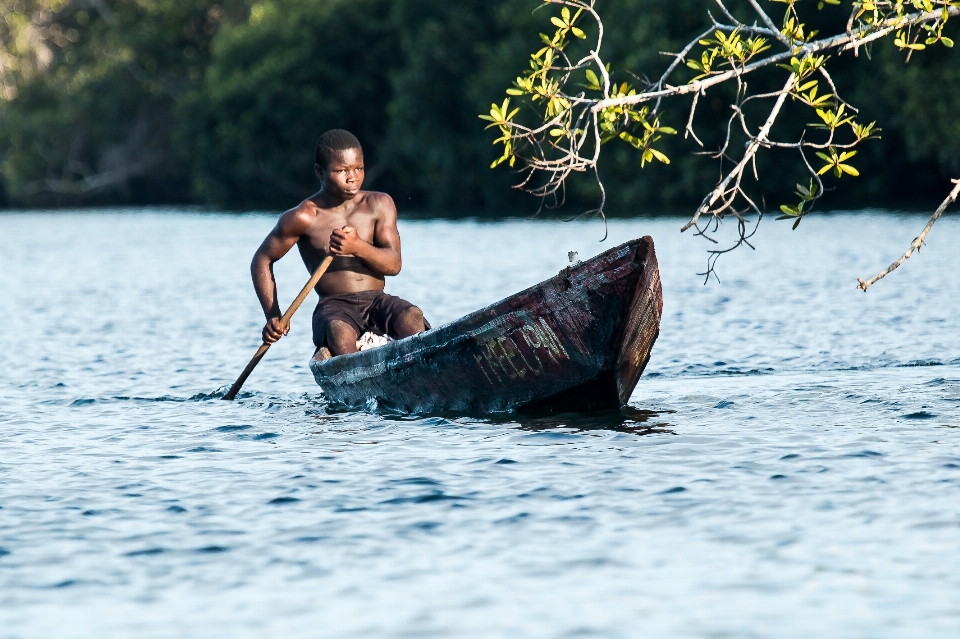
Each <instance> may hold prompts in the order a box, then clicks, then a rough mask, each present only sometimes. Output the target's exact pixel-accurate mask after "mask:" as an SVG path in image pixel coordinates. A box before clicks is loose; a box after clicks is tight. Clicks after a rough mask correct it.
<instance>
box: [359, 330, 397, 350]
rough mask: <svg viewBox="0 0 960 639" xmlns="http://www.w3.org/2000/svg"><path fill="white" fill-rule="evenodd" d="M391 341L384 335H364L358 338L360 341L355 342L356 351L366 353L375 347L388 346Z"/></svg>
mask: <svg viewBox="0 0 960 639" xmlns="http://www.w3.org/2000/svg"><path fill="white" fill-rule="evenodd" d="M392 341H393V340H392V339H390V338H389V337H387V336H386V335H377V334H375V333H364V334H363V335H361V336H360V339H358V340H357V350H358V351H366V350H369V349H371V348H376V347H377V346H383V345H384V344H389V343H390V342H392Z"/></svg>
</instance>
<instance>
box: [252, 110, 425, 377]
mask: <svg viewBox="0 0 960 639" xmlns="http://www.w3.org/2000/svg"><path fill="white" fill-rule="evenodd" d="M315 157H316V160H315V161H316V164H314V167H313V170H314V173H316V175H317V177H318V178H319V179H320V184H321V186H320V190H319V191H318V192H317V193H316V194H315V195H313V196H312V197H310V198H308V199H306V200H304V201H303V202H301V203H300V205H299V206H297V207H296V208H292V209H290V210H289V211H287V212H286V213H284V214H283V215H281V216H280V219H279V220H278V221H277V225H276V227H274V229H273V230H272V231H271V232H270V234H269V235H268V236H267V238H266V239H265V240H264V241H263V243H262V244H261V245H260V248H258V249H257V252H256V253H255V254H254V256H253V261H252V262H251V264H250V273H251V275H252V276H253V287H254V289H255V290H256V292H257V297H258V298H259V299H260V306H262V307H263V313H264V315H265V316H266V318H267V323H266V325H265V326H264V327H263V341H265V342H267V343H268V344H272V343H273V342H276V341H277V340H278V339H280V338H281V337H282V336H283V335H285V334H286V333H287V331H284V330H283V329H282V328H281V326H280V316H281V312H280V306H279V304H278V303H277V285H276V281H275V280H274V277H273V263H274V262H276V261H277V260H279V259H280V258H281V257H283V256H284V255H286V254H287V252H288V251H289V250H290V249H291V248H293V245H294V244H296V245H297V248H298V249H299V251H300V257H301V258H302V259H303V263H304V265H306V267H307V270H308V271H310V272H311V273H312V272H313V271H314V270H315V269H316V268H317V266H319V265H320V262H322V261H323V260H324V258H325V257H327V255H334V256H335V257H334V260H333V263H332V264H331V265H330V268H329V269H327V272H326V273H325V274H324V275H323V277H321V278H320V281H319V283H318V284H317V286H316V289H315V290H316V291H317V294H319V295H320V302H319V304H317V308H316V310H314V312H313V343H314V344H315V345H316V347H317V350H316V353H315V354H314V357H315V358H317V359H326V358H327V357H330V356H331V355H343V354H346V353H354V352H356V350H357V338H358V337H359V336H360V335H362V334H363V333H365V332H368V331H369V332H372V333H376V334H379V335H389V336H390V337H395V338H403V337H408V336H410V335H414V334H416V333H420V332H422V331H424V330H426V329H428V328H430V325H429V323H427V321H426V320H425V319H424V318H423V313H422V312H421V311H420V309H419V308H417V307H416V306H414V305H413V304H411V303H409V302H407V301H405V300H402V299H400V298H399V297H394V296H392V295H387V294H386V293H384V292H383V287H384V278H385V276H387V275H396V274H397V273H399V272H400V266H401V259H400V233H399V232H398V231H397V209H396V207H395V206H394V204H393V199H391V197H390V196H389V195H387V194H386V193H377V192H374V191H361V190H360V186H361V185H362V184H363V150H362V149H361V148H360V142H359V141H358V140H357V138H355V137H354V136H353V135H352V134H351V133H349V132H347V131H344V130H342V129H334V130H332V131H327V132H326V133H324V134H323V135H322V136H320V140H319V141H318V142H317V148H316V152H315ZM287 330H289V328H288V329H287Z"/></svg>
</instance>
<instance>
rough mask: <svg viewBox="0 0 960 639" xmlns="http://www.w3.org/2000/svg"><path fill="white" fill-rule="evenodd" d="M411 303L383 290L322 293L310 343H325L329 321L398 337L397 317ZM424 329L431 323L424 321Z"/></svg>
mask: <svg viewBox="0 0 960 639" xmlns="http://www.w3.org/2000/svg"><path fill="white" fill-rule="evenodd" d="M408 308H413V304H411V303H410V302H408V301H406V300H402V299H400V298H399V297H394V296H393V295H387V294H386V293H384V292H383V291H361V292H360V293H342V294H338V295H324V296H323V298H322V299H321V300H320V302H319V303H318V304H317V308H316V309H314V311H313V343H314V345H316V347H317V348H321V347H323V346H327V330H328V328H329V327H330V322H332V321H334V320H340V321H343V322H346V323H347V324H349V325H350V326H352V327H353V330H355V331H356V332H357V337H360V336H361V335H363V334H364V333H368V332H369V333H376V334H377V335H389V336H390V337H394V338H395V337H399V335H397V333H396V331H395V330H394V325H395V323H396V321H397V318H399V317H400V315H401V314H402V313H403V312H404V311H406V310H407V309H408ZM423 324H424V326H425V327H426V328H428V329H429V328H430V323H429V322H427V320H426V319H424V320H423Z"/></svg>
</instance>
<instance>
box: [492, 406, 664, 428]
mask: <svg viewBox="0 0 960 639" xmlns="http://www.w3.org/2000/svg"><path fill="white" fill-rule="evenodd" d="M673 412H674V411H672V410H667V411H652V410H643V409H640V408H634V407H633V406H624V407H623V408H620V409H619V410H605V411H593V412H589V413H552V414H551V413H542V414H537V413H524V414H522V415H513V416H511V417H510V418H509V419H504V420H503V421H498V420H493V421H492V423H499V424H503V425H513V426H515V427H516V428H519V429H520V430H527V431H534V432H543V431H565V432H572V433H583V432H588V431H604V430H607V431H614V432H618V433H628V434H630V435H655V434H667V435H676V433H675V432H674V431H673V430H672V424H669V423H667V422H663V421H656V420H658V418H660V417H661V416H662V415H666V414H669V413H673ZM505 417H506V416H505Z"/></svg>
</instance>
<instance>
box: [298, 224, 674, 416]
mask: <svg viewBox="0 0 960 639" xmlns="http://www.w3.org/2000/svg"><path fill="white" fill-rule="evenodd" d="M662 309H663V296H662V292H661V287H660V276H659V271H658V267H657V259H656V254H655V252H654V248H653V240H652V239H651V238H650V237H649V236H647V237H643V238H641V239H638V240H633V241H631V242H627V243H626V244H623V245H621V246H618V247H616V248H613V249H610V250H608V251H606V252H604V253H602V254H600V255H598V256H597V257H595V258H593V259H591V260H588V261H586V262H582V263H581V264H578V265H576V266H572V267H569V268H566V269H564V270H563V271H561V272H560V273H559V274H558V275H556V276H555V277H553V278H551V279H549V280H546V281H545V282H541V283H540V284H537V285H536V286H533V287H531V288H529V289H527V290H525V291H522V292H520V293H517V294H515V295H512V296H510V297H508V298H506V299H504V300H501V301H500V302H497V303H496V304H493V305H491V306H488V307H486V308H484V309H481V310H479V311H475V312H473V313H470V314H469V315H466V316H465V317H462V318H461V319H459V320H457V321H455V322H451V323H449V324H446V325H444V326H441V327H438V328H434V329H432V330H430V331H427V332H425V333H420V334H419V335H414V336H412V337H408V338H406V339H402V340H398V341H395V342H391V343H390V344H387V345H386V346H381V347H379V348H374V349H370V350H367V351H362V352H358V353H352V354H350V355H341V356H339V357H334V358H332V359H328V360H325V361H323V362H318V361H315V360H314V361H311V362H310V368H311V370H312V371H313V374H314V377H315V378H316V380H317V383H318V384H319V385H320V387H321V388H322V389H323V392H324V394H325V395H326V396H327V397H328V398H329V399H331V400H332V401H334V402H338V403H341V404H346V405H349V406H365V405H370V404H371V402H375V403H376V405H377V406H379V407H380V408H385V409H388V410H394V411H399V412H403V413H435V412H446V411H453V412H468V413H491V412H501V411H509V410H517V409H519V410H524V409H536V410H604V409H610V408H618V407H620V406H622V405H624V404H626V403H627V401H628V400H629V399H630V394H631V393H632V392H633V389H634V387H635V386H636V384H637V382H638V380H639V379H640V375H641V373H642V372H643V369H644V368H645V367H646V365H647V362H648V361H649V360H650V350H651V348H652V347H653V343H654V341H655V340H656V338H657V335H658V334H659V327H660V316H661V313H662Z"/></svg>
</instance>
